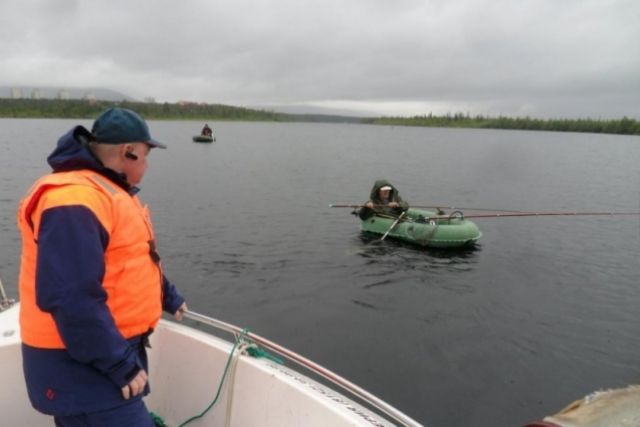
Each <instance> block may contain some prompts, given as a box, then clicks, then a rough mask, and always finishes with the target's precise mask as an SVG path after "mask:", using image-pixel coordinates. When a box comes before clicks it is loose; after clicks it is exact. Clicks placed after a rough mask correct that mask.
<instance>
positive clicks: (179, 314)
mask: <svg viewBox="0 0 640 427" xmlns="http://www.w3.org/2000/svg"><path fill="white" fill-rule="evenodd" d="M187 310H188V308H187V303H186V302H183V303H182V305H181V306H180V308H178V309H177V310H176V312H175V313H173V317H174V318H175V319H176V320H178V321H180V320H182V318H183V317H184V312H185V311H187Z"/></svg>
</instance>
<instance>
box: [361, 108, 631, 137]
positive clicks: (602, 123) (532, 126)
mask: <svg viewBox="0 0 640 427" xmlns="http://www.w3.org/2000/svg"><path fill="white" fill-rule="evenodd" d="M370 122H371V123H375V124H382V125H397V126H430V127H460V128H480V129H481V128H490V129H519V130H543V131H555V132H589V133H610V134H619V135H640V121H638V120H634V119H630V118H628V117H623V118H622V119H619V120H600V119H591V118H587V119H533V118H530V117H524V118H522V117H516V118H512V117H503V116H500V117H496V118H490V117H484V116H482V115H478V116H473V117H472V116H470V115H469V114H463V113H456V114H453V115H451V114H447V115H444V116H434V115H432V114H429V115H422V116H414V117H409V118H406V117H382V118H375V119H371V120H370Z"/></svg>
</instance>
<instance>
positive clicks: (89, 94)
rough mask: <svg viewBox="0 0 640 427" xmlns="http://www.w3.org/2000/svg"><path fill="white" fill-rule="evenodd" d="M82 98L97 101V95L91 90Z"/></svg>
mask: <svg viewBox="0 0 640 427" xmlns="http://www.w3.org/2000/svg"><path fill="white" fill-rule="evenodd" d="M82 99H84V100H85V101H90V102H91V101H95V100H96V95H95V94H94V93H93V92H91V91H89V92H85V93H84V96H83V97H82Z"/></svg>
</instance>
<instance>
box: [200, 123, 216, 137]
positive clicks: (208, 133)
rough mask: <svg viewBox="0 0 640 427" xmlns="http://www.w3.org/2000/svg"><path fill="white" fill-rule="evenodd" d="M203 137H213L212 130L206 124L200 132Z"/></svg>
mask: <svg viewBox="0 0 640 427" xmlns="http://www.w3.org/2000/svg"><path fill="white" fill-rule="evenodd" d="M200 133H201V134H202V135H203V136H211V135H213V130H212V129H211V128H210V127H209V125H208V124H205V125H204V127H203V128H202V132H200Z"/></svg>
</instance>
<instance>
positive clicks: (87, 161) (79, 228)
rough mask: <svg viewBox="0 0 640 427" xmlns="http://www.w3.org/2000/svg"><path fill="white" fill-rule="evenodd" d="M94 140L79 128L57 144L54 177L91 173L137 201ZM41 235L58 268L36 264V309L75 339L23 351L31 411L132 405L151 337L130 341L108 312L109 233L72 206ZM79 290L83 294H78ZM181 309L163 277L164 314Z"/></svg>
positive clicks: (41, 247) (44, 224)
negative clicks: (89, 143) (128, 391)
mask: <svg viewBox="0 0 640 427" xmlns="http://www.w3.org/2000/svg"><path fill="white" fill-rule="evenodd" d="M88 135H89V133H88V131H87V130H86V129H84V128H83V127H81V126H78V127H75V128H74V129H72V130H70V131H69V132H68V133H67V134H65V135H64V136H62V137H61V138H60V139H59V141H58V144H57V147H56V149H55V150H54V151H53V152H52V153H51V155H50V156H49V157H48V159H47V160H48V162H49V165H51V167H52V168H53V171H54V172H62V171H71V170H80V169H90V170H93V171H95V172H97V173H99V174H101V175H104V176H105V177H107V178H109V179H110V180H111V181H113V182H115V183H116V184H118V185H119V186H121V187H122V188H123V189H125V190H127V192H129V194H131V195H134V194H136V193H137V191H138V189H137V188H136V187H133V186H130V185H129V184H128V183H127V181H126V177H124V176H122V175H120V174H118V173H116V172H115V171H113V170H110V169H107V168H105V167H104V166H103V165H102V164H101V163H100V162H99V161H98V160H97V159H96V158H95V157H94V156H93V154H92V153H91V152H90V151H89V150H88V149H87V148H86V146H85V145H83V143H82V139H83V138H85V137H87V136H88ZM40 229H41V230H42V229H46V230H47V232H46V233H41V234H40V235H39V236H38V242H37V243H38V258H39V259H40V258H42V259H49V260H53V261H55V262H44V263H41V262H38V266H37V270H36V283H35V286H36V299H37V304H38V307H39V308H40V309H41V310H43V311H46V312H49V313H51V314H52V315H53V317H54V319H55V322H56V326H57V328H58V330H59V331H60V333H61V334H62V335H64V336H67V337H73V338H72V339H69V340H65V345H66V349H63V350H59V349H43V348H36V347H32V346H29V345H26V344H23V345H22V355H23V369H24V375H25V379H26V383H27V389H28V392H29V398H30V400H31V403H32V404H33V406H34V407H35V408H36V409H37V410H39V411H41V412H43V413H46V414H50V415H75V414H80V413H88V412H96V411H101V410H104V409H110V408H114V407H117V406H120V405H123V404H125V403H128V402H127V401H125V400H124V399H123V397H122V394H121V388H122V387H123V386H125V385H126V384H128V383H129V381H130V380H131V379H132V378H133V377H134V376H135V375H136V374H137V372H138V371H139V370H140V369H145V370H148V367H147V358H146V351H145V348H144V343H145V341H146V337H143V336H137V337H133V338H131V339H129V340H126V339H124V338H123V337H122V335H121V334H120V333H119V331H118V329H117V328H116V326H115V324H114V322H113V318H112V316H111V313H110V312H109V309H108V307H107V306H106V304H104V301H105V300H106V297H107V295H106V292H105V290H104V288H103V287H102V283H101V282H102V277H103V274H104V271H105V265H104V258H103V257H99V256H98V257H96V254H101V253H104V252H105V249H106V248H107V245H108V244H109V240H108V239H109V235H108V233H107V232H106V230H105V229H104V228H103V226H102V224H101V223H100V221H99V220H98V219H97V218H96V217H95V215H94V214H93V213H92V212H91V211H89V210H88V209H84V208H82V207H80V206H73V205H71V206H60V207H56V208H53V209H49V210H47V211H46V212H45V213H44V214H43V215H42V220H41V225H40ZM48 277H56V280H55V282H56V284H58V286H56V287H52V286H47V278H48ZM79 278H82V279H81V280H79ZM79 285H80V286H82V287H83V292H76V291H75V290H76V289H77V287H78V286H79ZM62 301H64V303H62ZM183 302H184V298H182V297H181V296H180V295H179V294H178V292H177V291H176V288H175V286H174V285H172V284H171V283H170V282H169V280H167V278H166V277H164V276H163V301H162V307H163V309H164V310H165V311H167V312H169V313H174V312H175V311H176V310H177V309H178V308H179V307H180V306H181V305H182V303H183ZM148 392H149V389H148V387H147V389H146V390H145V394H147V393H148ZM140 398H142V396H137V397H136V398H134V399H140Z"/></svg>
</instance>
